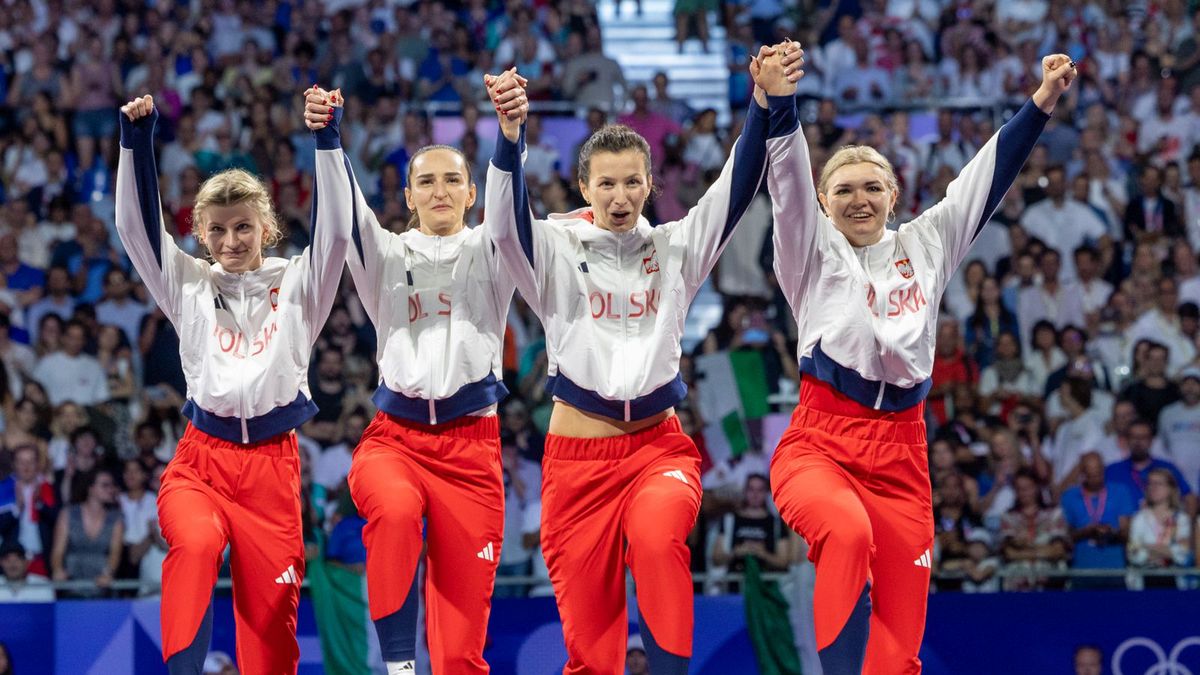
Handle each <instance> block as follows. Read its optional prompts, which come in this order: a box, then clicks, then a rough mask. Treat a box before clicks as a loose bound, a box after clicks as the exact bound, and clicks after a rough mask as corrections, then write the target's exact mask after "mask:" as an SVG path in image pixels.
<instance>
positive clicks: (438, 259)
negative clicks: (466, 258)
mask: <svg viewBox="0 0 1200 675" xmlns="http://www.w3.org/2000/svg"><path fill="white" fill-rule="evenodd" d="M441 272H442V238H441V237H438V238H437V241H436V242H435V243H434V246H433V278H434V280H435V281H436V282H438V284H437V285H438V286H439V287H440V286H441V283H440V280H441ZM449 335H450V327H449V325H447V326H446V336H447V338H448V337H449ZM444 358H445V354H438V355H437V358H436V359H433V360H432V363H430V364H429V423H430V424H437V423H438V420H437V406H436V404H435V402H434V392H435V391H436V389H435V388H434V385H435V384H436V383H437V381H438V378H437V369H438V368H439V366H440V365H441V363H442V361H443V360H444Z"/></svg>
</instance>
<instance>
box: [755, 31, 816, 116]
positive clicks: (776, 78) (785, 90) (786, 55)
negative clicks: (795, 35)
mask: <svg viewBox="0 0 1200 675" xmlns="http://www.w3.org/2000/svg"><path fill="white" fill-rule="evenodd" d="M803 65H804V50H803V49H801V48H800V43H799V42H793V41H791V40H785V41H783V42H780V43H778V44H775V45H771V46H766V45H763V46H762V47H759V49H758V54H757V55H756V56H754V57H753V58H751V59H750V77H751V78H753V80H754V99H755V100H756V101H758V104H759V105H760V106H762V107H764V108H765V107H767V100H766V97H767V96H791V95H793V94H795V93H796V83H797V82H799V81H800V78H801V77H804V71H803V70H801V67H802V66H803Z"/></svg>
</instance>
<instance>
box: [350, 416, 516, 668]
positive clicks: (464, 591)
mask: <svg viewBox="0 0 1200 675" xmlns="http://www.w3.org/2000/svg"><path fill="white" fill-rule="evenodd" d="M349 481H350V494H351V496H352V497H353V498H354V503H355V504H356V505H357V506H358V508H359V511H360V512H361V513H362V516H363V518H365V519H366V520H367V525H366V527H365V528H363V541H364V543H365V544H366V547H367V600H368V603H369V604H370V608H371V618H372V619H375V620H378V619H381V618H383V617H386V616H388V615H390V614H393V613H395V612H397V611H398V610H399V609H400V608H401V606H402V605H403V604H404V601H405V599H406V598H407V596H408V593H409V590H410V589H411V588H412V579H413V575H414V574H415V573H416V570H417V563H418V561H419V559H420V556H421V545H422V537H421V524H422V519H424V520H425V521H426V523H427V533H428V537H427V539H428V550H427V552H426V562H427V570H428V571H427V573H426V578H425V597H426V602H427V609H426V624H427V626H428V631H427V635H428V640H429V656H430V660H431V665H432V668H433V672H434V673H438V674H439V675H440V674H443V673H445V674H448V675H457V674H458V673H486V672H488V665H487V662H485V661H484V660H483V646H484V641H485V639H486V637H487V622H488V614H489V613H490V612H491V607H492V586H493V584H494V582H495V579H496V564H497V562H498V561H499V560H500V544H501V540H502V539H503V535H504V483H503V479H502V477H501V468H500V423H499V421H498V419H497V417H496V416H495V415H491V416H487V417H473V416H467V417H461V418H459V419H456V420H454V421H451V422H447V423H445V424H440V425H437V426H429V425H423V424H416V423H413V422H409V421H405V420H402V419H400V418H397V417H393V416H391V415H388V414H387V413H384V412H380V413H378V414H377V415H376V416H375V419H374V420H373V421H372V422H371V424H370V426H368V427H367V430H366V431H365V432H364V433H363V437H362V441H360V442H359V444H358V448H357V449H356V450H355V451H354V460H353V464H352V466H351V469H350V476H349Z"/></svg>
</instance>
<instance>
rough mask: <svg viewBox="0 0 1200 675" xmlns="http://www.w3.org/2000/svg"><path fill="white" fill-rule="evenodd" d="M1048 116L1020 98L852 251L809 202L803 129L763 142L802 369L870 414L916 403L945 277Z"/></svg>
mask: <svg viewBox="0 0 1200 675" xmlns="http://www.w3.org/2000/svg"><path fill="white" fill-rule="evenodd" d="M1047 119H1048V116H1047V115H1046V114H1045V113H1043V112H1042V111H1041V110H1040V109H1038V108H1037V106H1035V105H1034V104H1033V102H1032V101H1030V102H1028V103H1026V104H1025V106H1024V107H1023V108H1021V110H1020V111H1019V112H1018V113H1017V114H1016V115H1015V116H1014V117H1013V118H1012V119H1011V120H1009V122H1008V123H1007V124H1005V125H1004V126H1003V127H1001V128H1000V130H999V131H997V132H996V134H995V135H994V136H993V137H992V138H991V139H990V140H989V141H988V142H987V143H986V144H984V146H983V148H981V149H980V150H979V153H978V154H977V155H976V156H975V157H974V158H973V159H972V160H971V161H970V162H969V163H968V164H967V166H966V167H965V168H963V170H962V172H961V173H960V174H959V175H958V177H957V178H955V179H954V181H952V182H951V183H950V185H949V187H948V188H947V189H946V197H945V198H944V199H943V200H942V201H940V202H938V203H937V204H936V205H935V206H933V207H932V208H930V209H929V210H927V211H925V212H924V213H922V214H921V215H920V216H918V217H917V218H916V219H914V220H912V221H911V222H908V223H904V224H903V225H901V226H900V227H899V229H898V231H892V230H885V231H884V233H883V238H882V239H881V240H880V241H879V242H877V243H875V244H872V245H870V246H864V247H861V248H856V247H854V246H852V245H851V244H850V242H849V240H847V239H846V237H845V235H843V234H842V233H841V232H839V231H838V230H837V229H836V228H835V227H834V225H833V223H832V222H831V221H830V220H829V218H828V217H827V216H826V215H825V214H824V213H823V212H822V211H821V209H820V207H819V206H818V201H817V192H816V189H815V187H814V185H813V175H812V166H811V163H810V161H809V156H808V146H807V143H806V142H805V139H804V135H803V134H802V133H797V134H793V135H791V136H787V137H783V138H778V139H772V140H770V141H768V143H767V145H768V152H769V155H770V173H769V176H768V185H769V188H770V191H771V199H772V200H773V202H774V211H775V234H774V244H775V274H776V277H777V278H778V279H779V285H780V287H781V288H782V289H783V292H784V293H785V294H786V296H787V299H788V302H789V303H790V304H791V306H792V311H793V312H795V318H796V325H797V327H798V330H799V335H800V339H799V345H798V357H799V361H800V370H801V371H802V372H803V373H805V374H806V375H809V376H812V377H816V378H817V379H820V380H822V381H824V382H827V383H829V384H831V385H833V386H834V388H836V389H837V390H838V391H840V392H842V393H843V394H845V395H846V396H848V397H850V398H852V399H854V400H855V401H857V402H858V403H860V404H862V405H864V406H867V407H870V408H875V409H879V410H890V411H896V410H903V409H905V408H909V407H911V406H913V405H916V404H917V403H920V402H921V401H923V400H925V397H926V396H927V395H928V393H929V389H930V386H931V383H930V375H931V374H932V371H933V353H934V337H935V335H936V333H937V331H936V326H937V308H938V305H939V303H940V302H941V297H942V293H943V291H944V290H945V288H946V281H947V279H949V278H950V277H951V276H952V275H953V274H954V270H955V269H957V268H958V265H959V264H960V263H961V262H962V261H963V259H964V258H965V257H966V255H967V251H968V249H969V248H970V246H971V243H972V242H973V241H974V240H975V237H976V236H978V234H979V231H980V230H981V229H982V228H983V226H984V225H985V224H986V223H987V221H988V219H989V218H991V215H992V213H993V212H994V211H995V209H996V207H997V205H998V204H999V203H1000V200H1001V199H1002V198H1003V197H1004V193H1005V192H1007V191H1008V188H1009V186H1011V185H1012V182H1013V180H1014V179H1015V178H1016V176H1017V173H1018V172H1019V171H1020V170H1021V166H1022V165H1023V164H1024V163H1025V159H1026V158H1027V157H1028V156H1029V153H1030V152H1031V151H1032V150H1033V147H1034V144H1035V143H1036V142H1037V139H1038V137H1039V136H1040V134H1041V131H1042V128H1043V127H1044V126H1045V123H1046V120H1047ZM1063 226H1064V227H1070V224H1069V223H1064V224H1063Z"/></svg>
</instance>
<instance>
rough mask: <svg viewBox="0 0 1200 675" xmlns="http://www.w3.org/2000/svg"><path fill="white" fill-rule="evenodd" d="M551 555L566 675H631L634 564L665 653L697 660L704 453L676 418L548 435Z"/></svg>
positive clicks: (547, 546) (545, 494) (546, 537)
mask: <svg viewBox="0 0 1200 675" xmlns="http://www.w3.org/2000/svg"><path fill="white" fill-rule="evenodd" d="M542 474H543V475H542V552H543V554H544V555H545V558H546V566H547V568H548V569H549V571H550V581H551V582H552V583H553V584H554V595H555V598H556V599H557V601H558V611H559V614H560V616H561V617H562V623H563V633H564V636H565V638H566V643H567V653H568V655H569V661H568V662H567V666H566V668H565V669H564V670H563V672H564V673H567V674H574V673H589V674H592V673H612V674H614V675H621V674H622V673H624V672H625V647H626V641H627V639H628V618H627V614H626V606H625V566H626V565H628V566H629V567H630V569H632V570H633V579H634V582H635V583H636V585H637V598H638V609H639V611H640V612H641V615H642V619H643V620H644V621H645V623H646V625H647V627H648V628H649V629H650V631H651V633H652V634H653V635H654V638H655V639H656V640H657V642H658V645H659V646H660V647H662V648H663V649H664V650H666V651H667V652H670V653H671V654H675V655H677V656H682V657H690V656H691V654H692V622H693V617H692V575H691V572H690V569H689V561H690V554H689V552H688V547H687V544H686V539H687V535H688V532H690V531H691V529H692V526H693V525H695V522H696V514H697V512H698V511H699V508H700V453H699V452H698V451H697V450H696V445H695V443H693V442H692V439H691V438H689V437H688V436H687V435H685V434H684V433H683V432H682V430H681V429H680V426H679V420H678V419H677V418H675V417H671V418H669V419H667V420H665V421H663V422H662V423H660V424H657V425H655V426H653V427H651V428H649V429H644V430H642V431H639V432H637V433H633V434H626V435H624V436H615V437H611V438H590V439H585V438H569V437H564V436H557V435H554V434H551V435H549V436H547V437H546V455H545V459H544V460H543V462H542Z"/></svg>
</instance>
